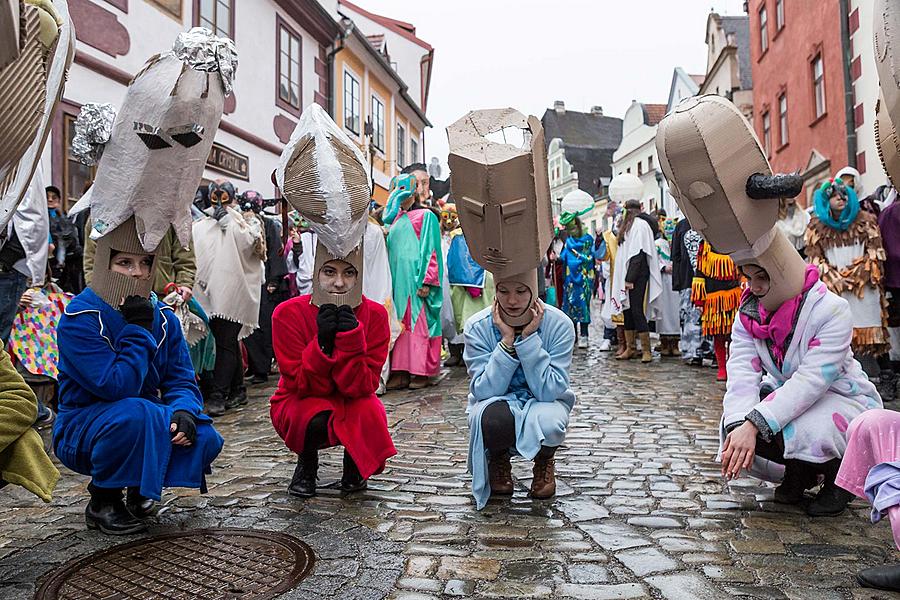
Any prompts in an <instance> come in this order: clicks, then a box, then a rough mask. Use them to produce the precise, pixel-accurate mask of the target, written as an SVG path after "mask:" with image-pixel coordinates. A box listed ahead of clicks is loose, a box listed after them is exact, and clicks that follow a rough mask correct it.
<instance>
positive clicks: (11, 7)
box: [0, 0, 75, 229]
mask: <svg viewBox="0 0 900 600" xmlns="http://www.w3.org/2000/svg"><path fill="white" fill-rule="evenodd" d="M74 55H75V31H74V29H73V27H72V23H71V20H70V18H69V11H68V5H67V4H66V2H65V0H56V1H55V2H52V3H51V2H46V3H42V4H39V3H29V2H24V1H22V0H0V132H2V137H3V143H2V144H0V199H2V200H0V229H4V228H5V227H6V224H7V223H8V222H9V219H10V218H12V215H13V213H14V212H15V209H16V206H17V205H18V204H19V202H20V201H21V200H22V198H23V197H24V196H25V193H26V192H27V190H28V185H29V183H30V182H31V179H32V176H33V175H34V172H35V169H36V168H37V165H38V162H40V158H41V153H42V150H43V147H44V143H45V142H46V141H47V137H48V136H49V134H50V129H51V126H52V123H53V116H54V113H55V109H56V106H57V104H58V103H59V100H60V99H61V98H62V95H63V88H64V86H65V82H66V73H67V71H68V69H69V67H70V66H71V64H72V59H73V57H74Z"/></svg>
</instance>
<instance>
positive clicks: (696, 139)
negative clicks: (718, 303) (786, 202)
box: [656, 96, 806, 311]
mask: <svg viewBox="0 0 900 600" xmlns="http://www.w3.org/2000/svg"><path fill="white" fill-rule="evenodd" d="M656 148H657V152H658V154H659V162H660V167H661V168H662V171H663V174H664V175H665V176H666V179H667V180H668V182H669V186H670V190H671V192H672V195H673V196H674V197H675V200H676V201H677V202H678V206H679V207H680V208H681V210H682V211H683V212H684V214H685V215H686V216H687V218H688V221H689V222H690V224H691V227H692V228H693V229H695V230H696V231H698V232H699V233H700V234H701V235H702V236H703V237H704V238H705V239H706V241H707V242H709V243H710V244H711V245H712V247H713V249H714V250H715V251H716V252H720V253H723V254H728V255H730V256H731V258H732V259H733V260H734V262H735V263H736V264H737V265H738V266H742V265H748V264H756V265H759V266H760V267H762V268H763V269H765V270H766V271H767V272H768V274H769V280H770V289H769V292H768V293H767V294H766V295H765V296H763V297H761V298H760V301H761V302H762V303H763V306H764V307H765V308H766V309H767V310H770V311H771V310H774V309H776V308H778V307H779V306H781V304H782V303H784V301H785V300H788V299H790V298H793V297H794V296H796V295H798V294H800V293H802V291H803V282H804V272H805V269H806V263H805V262H804V261H803V258H802V257H801V256H800V255H799V254H798V253H797V251H796V250H795V249H794V248H793V246H792V245H791V244H790V242H789V241H788V240H787V238H786V237H785V236H784V234H783V233H781V231H780V230H779V229H778V228H777V227H776V226H775V223H776V222H777V220H778V200H779V198H786V197H793V196H796V195H797V194H799V193H800V191H801V190H802V186H803V181H802V179H800V177H798V176H796V175H773V174H772V170H771V168H770V167H769V161H768V160H766V156H765V154H764V153H763V150H762V148H761V147H760V144H759V141H758V140H757V138H756V135H755V134H754V133H753V130H752V129H751V127H750V124H749V123H748V122H747V119H745V118H744V116H743V115H742V114H741V113H740V111H739V110H738V109H737V108H736V107H735V106H734V104H732V103H731V102H729V101H728V100H726V99H725V98H722V97H720V96H695V97H692V98H688V99H685V100H683V101H682V102H681V103H680V104H679V105H678V106H676V107H675V109H673V110H672V112H671V113H669V114H668V115H666V117H665V118H664V119H663V120H662V121H661V122H660V124H659V129H658V130H657V134H656Z"/></svg>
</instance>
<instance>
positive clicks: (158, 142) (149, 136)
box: [134, 121, 172, 150]
mask: <svg viewBox="0 0 900 600" xmlns="http://www.w3.org/2000/svg"><path fill="white" fill-rule="evenodd" d="M134 132H135V133H136V134H137V136H138V137H139V138H141V141H142V142H144V144H145V145H146V146H147V147H148V148H150V149H151V150H160V149H162V148H171V147H172V144H170V143H169V142H168V141H167V140H166V139H165V138H164V137H163V134H162V131H161V130H160V129H159V127H153V126H152V125H147V124H146V123H138V122H137V121H135V123H134Z"/></svg>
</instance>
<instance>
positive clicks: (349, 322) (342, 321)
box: [337, 304, 359, 332]
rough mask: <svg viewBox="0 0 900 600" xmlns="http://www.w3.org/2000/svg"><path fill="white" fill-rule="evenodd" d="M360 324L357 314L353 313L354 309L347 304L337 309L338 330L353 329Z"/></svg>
mask: <svg viewBox="0 0 900 600" xmlns="http://www.w3.org/2000/svg"><path fill="white" fill-rule="evenodd" d="M357 325H359V321H357V320H356V315H354V314H353V309H352V308H350V307H349V306H347V305H346V304H344V305H342V306H341V307H340V308H338V310H337V330H338V331H339V332H340V331H353V330H354V329H356V326H357Z"/></svg>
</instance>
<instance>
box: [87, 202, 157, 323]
mask: <svg viewBox="0 0 900 600" xmlns="http://www.w3.org/2000/svg"><path fill="white" fill-rule="evenodd" d="M117 252H127V253H129V254H147V251H146V250H145V249H144V246H143V245H142V244H141V240H140V238H139V236H138V232H137V229H136V228H135V219H134V217H132V218H130V219H128V220H127V221H125V222H124V223H122V224H121V225H119V226H118V227H116V228H115V230H113V231H112V232H111V233H109V234H108V235H104V236H103V237H102V238H100V239H99V240H98V241H97V251H96V254H95V255H94V273H93V276H92V277H91V285H90V286H89V287H90V288H91V289H92V290H94V293H96V294H97V295H98V296H100V297H101V298H102V299H103V301H104V302H106V303H107V304H109V305H110V306H113V307H116V308H118V307H119V305H120V304H121V303H122V300H123V299H125V298H127V297H128V296H141V297H143V298H149V297H150V292H152V291H153V281H154V279H156V263H157V261H156V256H155V255H154V257H153V267H152V269H151V270H150V277H148V278H147V279H136V278H134V277H129V276H127V275H123V274H121V273H115V272H113V271H112V270H111V269H109V265H110V260H111V259H112V257H113V255H114V254H115V253H117ZM151 254H152V253H151Z"/></svg>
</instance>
